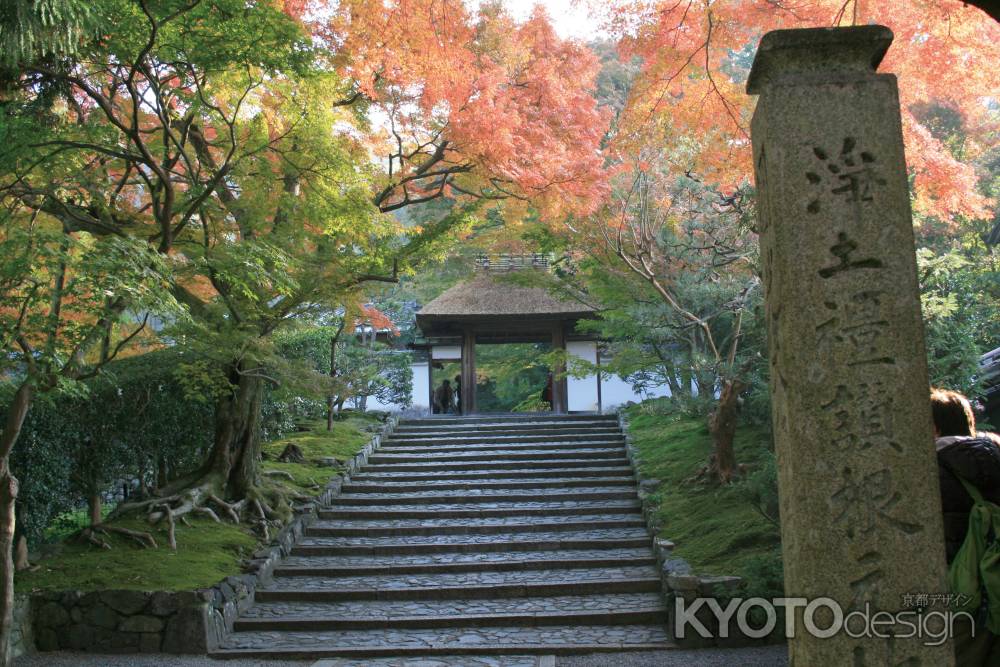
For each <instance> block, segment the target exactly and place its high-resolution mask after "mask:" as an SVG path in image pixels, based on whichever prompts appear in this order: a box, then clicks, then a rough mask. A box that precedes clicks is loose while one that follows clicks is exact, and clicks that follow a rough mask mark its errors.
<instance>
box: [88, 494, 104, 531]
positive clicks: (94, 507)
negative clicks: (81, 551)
mask: <svg viewBox="0 0 1000 667" xmlns="http://www.w3.org/2000/svg"><path fill="white" fill-rule="evenodd" d="M87 514H88V516H89V517H90V525H91V526H96V525H98V524H99V523H101V521H103V519H104V517H103V516H102V515H101V492H100V491H93V492H91V493H90V494H89V495H88V496H87Z"/></svg>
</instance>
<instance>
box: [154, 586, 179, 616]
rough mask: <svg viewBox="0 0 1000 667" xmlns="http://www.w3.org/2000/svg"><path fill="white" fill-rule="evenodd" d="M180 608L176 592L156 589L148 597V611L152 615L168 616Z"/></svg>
mask: <svg viewBox="0 0 1000 667" xmlns="http://www.w3.org/2000/svg"><path fill="white" fill-rule="evenodd" d="M179 608H180V600H179V597H178V594H175V593H168V592H166V591H158V592H156V593H153V595H152V596H151V597H150V599H149V609H148V612H149V613H150V614H153V615H154V616H170V615H171V614H174V613H176V612H177V610H178V609H179Z"/></svg>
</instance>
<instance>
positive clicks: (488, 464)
mask: <svg viewBox="0 0 1000 667" xmlns="http://www.w3.org/2000/svg"><path fill="white" fill-rule="evenodd" d="M627 465H628V459H626V458H625V457H624V455H622V456H621V457H620V458H600V459H580V458H575V459H559V460H552V459H538V458H534V459H525V460H522V461H499V462H493V461H468V462H461V463H456V462H444V463H436V462H429V463H379V464H368V465H366V466H364V467H363V468H362V470H363V471H364V472H368V473H372V472H379V473H385V472H429V471H432V470H433V471H459V470H474V471H476V472H479V473H483V472H487V471H490V470H519V471H520V470H528V471H541V470H547V469H550V468H555V469H560V470H561V469H563V468H573V469H576V468H606V467H610V466H615V467H624V466H627Z"/></svg>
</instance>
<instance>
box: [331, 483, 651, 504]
mask: <svg viewBox="0 0 1000 667" xmlns="http://www.w3.org/2000/svg"><path fill="white" fill-rule="evenodd" d="M634 485H635V479H634V478H633V477H551V478H548V479H534V480H533V479H495V480H492V481H477V480H458V481H452V480H448V479H437V480H426V481H423V482H385V481H376V482H359V483H355V482H353V481H352V482H349V483H347V484H344V485H343V486H342V487H341V490H342V491H343V492H344V493H352V494H360V493H385V492H391V493H408V492H417V491H456V490H459V489H469V490H486V489H518V490H526V489H568V488H575V487H581V486H585V487H598V486H634ZM358 502H364V501H363V500H359V501H358Z"/></svg>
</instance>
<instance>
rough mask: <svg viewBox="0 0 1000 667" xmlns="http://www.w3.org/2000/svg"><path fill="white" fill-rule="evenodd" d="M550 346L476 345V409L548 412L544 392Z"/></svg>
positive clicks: (539, 344)
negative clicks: (477, 380)
mask: <svg viewBox="0 0 1000 667" xmlns="http://www.w3.org/2000/svg"><path fill="white" fill-rule="evenodd" d="M551 347H552V346H551V345H549V344H548V343H508V344H504V345H477V346H476V375H477V377H478V378H479V380H480V383H479V384H478V385H477V386H476V410H477V411H479V412H537V411H540V410H548V409H550V406H549V404H548V403H543V401H542V392H543V391H544V390H545V385H546V383H547V382H548V376H549V369H550V368H551V366H550V365H549V364H548V363H547V359H546V353H547V352H548V351H549V350H550V349H551Z"/></svg>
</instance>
